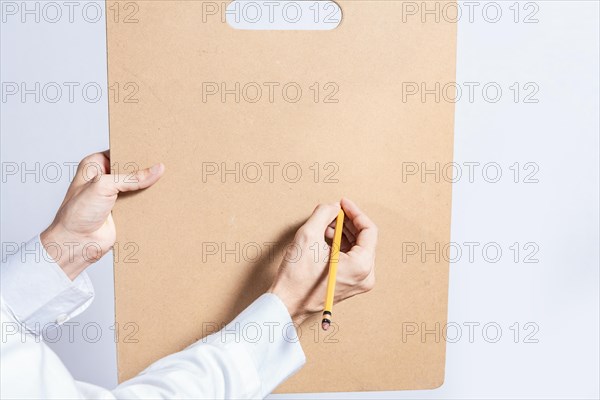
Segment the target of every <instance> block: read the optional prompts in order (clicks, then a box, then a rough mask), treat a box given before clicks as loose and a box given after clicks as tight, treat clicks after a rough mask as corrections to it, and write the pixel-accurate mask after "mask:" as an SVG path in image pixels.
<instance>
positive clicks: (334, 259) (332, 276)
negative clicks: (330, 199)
mask: <svg viewBox="0 0 600 400" xmlns="http://www.w3.org/2000/svg"><path fill="white" fill-rule="evenodd" d="M343 227H344V211H343V210H340V212H339V213H338V216H337V219H336V220H335V232H334V234H333V242H332V243H331V253H330V255H329V277H328V279H327V294H326V296H325V309H324V310H323V322H321V326H322V327H323V330H325V331H326V330H327V329H329V325H331V313H332V311H333V296H334V295H335V281H336V276H337V266H338V261H339V260H340V247H341V245H342V228H343Z"/></svg>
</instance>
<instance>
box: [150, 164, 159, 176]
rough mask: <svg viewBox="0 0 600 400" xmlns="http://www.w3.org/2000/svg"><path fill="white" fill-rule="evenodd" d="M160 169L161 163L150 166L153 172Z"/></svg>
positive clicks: (155, 172) (156, 172)
mask: <svg viewBox="0 0 600 400" xmlns="http://www.w3.org/2000/svg"><path fill="white" fill-rule="evenodd" d="M159 171H160V164H154V165H153V166H152V167H150V172H151V173H152V174H158V172H159Z"/></svg>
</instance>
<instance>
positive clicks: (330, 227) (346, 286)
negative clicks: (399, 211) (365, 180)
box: [269, 198, 378, 324]
mask: <svg viewBox="0 0 600 400" xmlns="http://www.w3.org/2000/svg"><path fill="white" fill-rule="evenodd" d="M340 211H343V213H344V214H345V218H344V220H343V227H342V229H341V233H340V234H339V235H340V238H339V239H338V240H339V241H340V244H339V247H338V248H339V253H338V256H339V258H338V261H337V271H336V272H337V273H336V279H335V280H334V282H335V290H334V293H335V294H334V296H333V303H338V302H340V301H342V300H345V299H347V298H349V297H352V296H355V295H358V294H361V293H364V292H367V291H369V290H371V289H372V288H373V286H374V285H375V248H376V246H377V235H378V233H377V227H376V226H375V224H374V223H373V222H372V221H371V219H370V218H369V217H368V216H367V215H366V214H365V213H364V212H362V211H361V210H360V209H359V208H358V206H357V205H356V204H354V203H353V202H352V201H350V200H348V199H345V198H344V199H342V200H341V202H339V203H333V204H320V205H319V206H317V208H315V210H314V211H313V213H312V215H311V216H310V217H309V218H308V220H307V221H306V222H305V223H304V224H303V225H302V226H301V227H300V228H299V229H298V231H297V232H296V235H295V236H294V240H293V243H292V245H290V246H288V250H287V251H286V255H285V256H284V259H283V261H282V262H281V265H280V267H279V270H278V271H277V275H276V277H275V280H274V282H273V284H272V285H271V288H270V289H269V292H271V293H273V294H276V295H277V296H278V297H279V298H280V299H281V300H282V301H283V303H284V304H285V305H286V307H287V309H288V311H289V312H290V315H291V317H292V319H293V321H294V322H295V323H296V324H301V323H302V322H303V321H304V320H305V319H306V318H308V317H309V316H311V315H313V314H316V313H322V312H323V311H324V306H325V301H324V300H325V296H326V293H327V282H328V273H329V261H330V258H331V246H332V244H333V243H332V242H333V241H334V235H335V227H336V223H337V221H338V218H337V217H338V215H339V214H340ZM315 249H319V250H318V251H317V254H315Z"/></svg>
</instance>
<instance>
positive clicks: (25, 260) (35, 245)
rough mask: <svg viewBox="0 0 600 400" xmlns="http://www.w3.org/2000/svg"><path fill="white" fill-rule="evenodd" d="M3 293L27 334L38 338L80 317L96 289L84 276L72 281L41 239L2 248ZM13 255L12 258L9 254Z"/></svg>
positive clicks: (7, 305) (37, 237) (7, 304)
mask: <svg viewBox="0 0 600 400" xmlns="http://www.w3.org/2000/svg"><path fill="white" fill-rule="evenodd" d="M2 251H3V254H2V266H1V267H0V284H1V288H0V291H1V293H2V297H3V298H4V300H5V304H6V307H7V308H8V310H9V311H10V312H11V313H12V314H13V316H14V318H15V320H16V321H18V322H19V323H20V324H22V325H23V327H24V329H26V330H27V331H28V332H30V333H33V334H36V335H39V334H40V332H42V330H43V329H45V328H47V327H49V326H51V325H60V324H62V323H64V322H66V321H68V320H69V319H71V318H73V317H75V316H76V315H78V314H80V313H81V312H82V311H83V310H85V309H86V308H87V307H88V306H89V305H90V304H91V302H92V300H93V298H94V288H93V286H92V282H91V281H90V279H89V277H88V276H87V274H86V273H85V272H83V273H81V274H80V275H79V276H78V277H77V278H76V279H75V280H73V281H72V280H71V279H69V277H68V276H67V275H66V274H65V273H64V271H63V270H62V269H61V268H60V266H58V264H56V263H55V262H54V260H53V259H52V257H50V255H49V254H48V253H47V252H46V250H45V249H44V246H42V244H41V242H40V238H39V236H36V237H34V238H33V239H31V240H30V241H29V242H27V243H22V244H21V246H20V247H19V248H18V249H17V246H16V245H15V246H14V247H13V248H12V249H11V248H10V246H3V249H2ZM7 253H10V254H7Z"/></svg>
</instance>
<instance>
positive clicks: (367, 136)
mask: <svg viewBox="0 0 600 400" xmlns="http://www.w3.org/2000/svg"><path fill="white" fill-rule="evenodd" d="M127 3H128V4H131V3H134V4H135V7H134V8H133V9H132V8H129V9H125V8H124V6H125V3H124V2H120V4H121V9H120V11H121V14H120V15H119V16H118V17H117V18H113V17H114V14H113V13H110V12H109V13H108V14H107V49H108V81H109V86H111V87H112V88H113V89H114V88H115V86H114V85H115V84H117V85H118V88H119V90H120V94H119V96H118V98H115V99H112V100H113V101H111V103H110V106H109V108H110V145H111V158H112V162H113V167H115V166H116V168H117V169H119V170H120V171H127V170H128V168H131V166H132V165H134V166H139V167H145V166H147V165H150V164H152V163H154V162H158V161H162V162H163V163H164V164H165V165H166V175H165V176H164V177H163V178H162V180H161V181H160V182H159V183H158V184H157V185H156V186H155V187H153V188H151V189H149V190H146V191H144V192H141V193H136V194H134V195H125V196H122V197H121V198H120V200H119V202H118V203H117V206H116V207H115V210H114V217H115V221H116V224H117V231H118V239H117V246H116V247H117V248H118V249H119V251H118V254H117V252H115V296H116V319H117V322H118V324H119V333H120V335H119V340H118V344H117V349H118V370H119V380H120V381H122V380H125V379H127V378H130V377H132V376H133V375H135V374H137V373H138V372H140V371H141V370H142V369H144V368H145V367H147V366H148V365H149V364H150V363H152V362H153V361H155V360H157V359H158V358H160V357H163V356H166V355H168V354H170V353H172V352H175V351H178V350H181V349H182V348H184V347H185V346H187V345H189V344H191V343H192V342H194V341H196V340H198V339H200V338H201V337H202V336H203V335H204V334H206V333H209V330H208V329H207V327H209V326H214V324H215V323H216V324H221V323H224V322H228V321H230V320H231V319H232V318H233V317H234V316H235V315H236V314H237V313H239V312H240V311H241V310H242V309H244V308H245V307H246V306H247V305H248V304H250V303H251V302H252V301H253V300H254V299H255V298H257V297H258V296H259V295H260V294H261V293H262V292H264V291H265V290H266V289H267V288H268V286H269V284H270V282H271V280H272V277H273V275H274V272H275V270H276V268H277V266H278V265H279V263H280V260H281V256H282V250H283V249H284V247H285V245H286V244H287V243H288V242H289V241H290V240H291V238H292V235H293V233H294V231H295V229H296V228H297V227H298V226H299V225H300V224H301V223H302V222H303V221H304V220H305V219H306V218H307V216H308V215H309V214H310V212H311V211H312V209H313V207H314V206H315V205H316V204H317V203H319V202H331V201H336V200H339V199H340V198H341V196H347V197H349V198H351V199H353V200H355V201H356V202H357V203H358V204H359V205H360V206H361V208H363V209H364V210H365V211H366V212H367V213H368V214H369V216H371V218H372V219H373V220H374V221H375V222H376V223H377V225H378V227H379V232H380V234H379V245H378V251H377V260H376V278H377V283H376V287H375V289H374V290H373V291H371V292H369V293H368V294H365V295H361V296H357V297H354V298H352V299H349V300H347V301H345V302H344V303H342V304H339V305H337V306H336V307H335V314H336V315H335V322H336V323H337V324H338V329H337V330H336V331H335V333H334V334H333V335H331V334H330V335H329V336H326V335H324V334H323V332H322V331H319V330H318V328H317V324H318V320H319V316H315V318H313V319H311V320H309V321H307V322H306V323H305V324H303V325H302V327H301V342H302V346H303V349H304V351H305V353H306V355H307V363H306V365H305V366H304V368H303V369H302V370H301V371H300V372H299V373H298V374H297V375H295V376H293V377H292V378H290V379H289V380H288V381H287V382H285V383H284V384H283V385H281V386H280V387H279V388H278V391H280V392H319V391H360V390H399V389H427V388H435V387H438V386H440V385H441V384H442V383H443V379H444V363H445V342H444V340H443V339H441V340H440V338H439V336H437V335H435V334H428V335H425V336H422V335H421V329H429V330H435V329H436V326H437V327H438V328H437V329H438V332H439V330H440V329H442V328H443V327H444V325H445V323H446V315H447V299H448V261H447V260H446V259H445V258H444V257H441V258H440V257H436V256H435V255H432V254H429V255H428V253H427V252H426V250H427V249H434V248H435V247H436V244H437V245H438V246H440V247H443V246H444V244H445V243H449V240H450V214H451V184H450V182H449V181H448V180H445V179H440V180H437V179H435V178H434V177H432V176H431V175H430V176H425V178H426V179H421V175H420V168H422V167H425V168H433V167H434V166H435V165H436V163H438V165H441V166H442V168H443V167H444V166H445V165H447V164H448V163H450V162H452V155H453V125H454V104H453V103H452V102H449V101H444V99H442V100H441V101H439V102H436V101H433V100H432V97H434V96H431V95H430V96H429V98H428V99H427V101H422V100H421V97H420V95H417V96H410V97H407V96H404V95H405V94H406V90H407V87H408V86H407V83H416V84H417V86H420V84H421V83H422V82H423V83H426V86H425V87H426V88H427V89H431V88H433V87H435V83H436V82H441V83H442V86H443V85H444V82H453V81H455V68H456V24H455V23H451V22H448V21H445V20H444V19H443V18H442V19H441V20H440V21H439V22H435V20H434V18H431V17H430V18H429V19H428V21H427V22H425V23H423V22H421V18H420V16H419V15H417V16H416V17H411V18H404V19H405V21H403V15H406V12H405V11H406V6H405V5H404V4H403V2H401V1H339V2H338V4H339V5H340V7H341V9H342V12H343V20H342V22H341V24H340V25H339V26H338V27H337V29H335V30H331V31H243V30H235V29H232V28H231V27H230V26H229V25H228V24H227V23H225V22H223V21H222V20H221V18H219V17H218V16H217V17H211V18H206V15H205V14H206V8H204V15H203V7H206V4H205V3H213V4H217V5H218V6H219V5H220V6H223V5H222V4H223V3H221V2H216V3H215V2H204V1H194V0H192V1H178V0H174V1H160V0H156V1H137V2H127ZM413 4H416V3H414V2H413ZM440 4H441V5H442V6H443V5H444V4H445V2H441V3H440ZM110 5H112V2H110V4H109V3H107V9H108V7H109V6H110ZM128 7H132V6H128ZM403 7H404V14H403ZM132 10H135V16H134V18H133V20H137V22H133V23H131V22H130V23H124V16H125V15H126V14H127V13H129V14H131V12H132ZM214 83H216V84H217V86H218V87H219V89H220V85H221V84H222V83H225V85H226V86H225V89H229V90H232V89H233V90H234V92H235V90H236V89H235V87H236V83H239V85H240V92H239V95H240V99H239V102H237V101H236V99H235V97H236V94H235V93H234V94H230V95H227V96H225V100H224V101H222V99H221V97H220V95H211V96H209V95H207V93H208V92H210V90H213V89H214V86H211V84H214ZM252 83H256V84H258V85H259V86H261V87H262V88H263V94H262V98H261V99H260V100H258V101H255V102H252V101H249V100H253V99H255V97H256V95H255V92H252V90H255V89H256V86H253V85H252ZM273 83H278V86H274V84H273ZM315 83H317V85H318V86H316V87H315V86H313V85H315ZM249 84H250V86H248V85H249ZM203 85H204V87H203ZM269 85H271V86H272V87H275V88H276V89H275V92H274V98H273V101H271V99H270V98H268V95H269V92H268V90H269ZM286 85H288V86H286ZM284 86H286V87H287V90H289V92H288V93H287V94H288V97H287V98H285V97H284V94H283V93H282V90H283V87H284ZM311 86H313V88H314V89H311ZM244 87H246V90H247V92H245V94H244V92H243V90H244ZM297 87H300V88H301V90H302V95H301V96H300V99H299V100H298V101H296V102H293V101H288V100H295V99H296V97H297V96H296V95H295V94H294V93H295V92H294V91H293V90H294V89H297ZM317 87H318V89H319V93H318V94H315V92H316V90H315V89H316V88H317ZM410 87H411V89H414V87H415V86H414V85H412V84H411V86H410ZM203 90H204V92H203ZM332 93H333V94H332ZM203 95H205V96H203ZM327 95H329V96H331V97H329V100H337V102H335V101H329V102H326V101H325V97H326V96H327ZM294 96H296V97H294ZM203 97H204V98H203ZM126 100H128V101H126ZM336 148H341V149H342V150H341V151H339V152H338V151H335V150H334V149H336ZM128 163H133V164H128ZM223 163H225V164H223ZM236 163H238V164H236ZM423 163H424V164H423ZM256 164H258V165H259V167H260V169H258V168H257V167H256ZM409 164H410V166H411V170H412V168H413V167H414V166H415V165H416V166H417V168H419V173H418V174H416V175H407V174H406V172H407V171H408V169H407V165H409ZM215 165H216V166H217V167H218V171H219V172H218V173H217V174H215V173H214V170H215V168H217V167H215ZM236 165H239V167H237V166H236ZM298 166H299V167H298ZM223 167H224V168H225V169H226V170H227V171H229V173H226V174H225V175H222V174H221V172H222V170H223ZM236 168H238V169H239V172H236ZM259 170H260V173H261V179H259V180H258V181H255V179H256V176H257V172H256V171H259ZM232 171H233V172H232ZM298 171H301V172H300V179H298V180H297V181H294V180H295V179H296V178H297V172H298ZM403 171H404V174H403ZM271 172H272V173H271ZM236 180H239V182H236ZM415 244H416V245H418V252H417V253H416V254H412V255H411V254H409V253H415V251H413V250H414V245H415ZM215 246H217V250H216V253H215V254H213V253H214V252H215ZM411 246H412V247H411ZM408 249H410V250H411V251H410V252H409V251H408ZM259 250H260V256H258V257H257V254H259ZM423 258H424V259H423ZM236 259H237V260H236ZM211 324H213V325H211ZM440 327H441V328H440ZM415 329H417V330H418V333H416V334H411V333H410V332H413V333H414V330H415ZM317 332H318V336H316V335H317ZM436 336H437V337H436Z"/></svg>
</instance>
